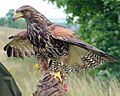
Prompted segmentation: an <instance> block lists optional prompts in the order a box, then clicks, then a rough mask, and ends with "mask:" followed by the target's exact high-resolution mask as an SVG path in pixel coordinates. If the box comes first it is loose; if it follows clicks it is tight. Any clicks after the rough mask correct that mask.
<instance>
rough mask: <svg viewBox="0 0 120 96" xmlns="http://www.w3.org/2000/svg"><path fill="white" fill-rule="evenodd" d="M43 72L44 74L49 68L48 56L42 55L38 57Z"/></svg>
mask: <svg viewBox="0 0 120 96" xmlns="http://www.w3.org/2000/svg"><path fill="white" fill-rule="evenodd" d="M37 60H38V64H39V67H40V70H41V72H42V73H43V74H44V73H45V72H46V71H47V70H48V60H47V58H46V57H43V56H40V57H39V58H37Z"/></svg>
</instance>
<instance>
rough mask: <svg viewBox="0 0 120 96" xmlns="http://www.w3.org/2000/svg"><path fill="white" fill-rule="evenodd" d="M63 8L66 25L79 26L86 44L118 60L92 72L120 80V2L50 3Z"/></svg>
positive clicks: (59, 0)
mask: <svg viewBox="0 0 120 96" xmlns="http://www.w3.org/2000/svg"><path fill="white" fill-rule="evenodd" d="M48 1H49V2H51V3H53V4H57V6H58V7H59V8H61V7H63V8H64V10H65V12H66V14H67V17H66V18H67V22H68V23H70V24H71V23H73V22H75V23H76V24H80V29H79V31H78V32H77V34H78V35H79V36H80V37H81V38H82V39H83V40H85V41H86V42H89V43H91V44H92V45H94V46H96V47H98V48H99V49H101V50H103V51H105V52H107V53H109V54H111V55H113V56H115V57H116V58H117V59H118V61H117V62H115V63H106V64H103V65H102V66H101V67H99V68H96V69H94V70H92V71H91V72H93V73H94V72H95V74H103V73H105V72H106V70H107V71H109V72H110V73H112V74H113V75H115V76H116V77H118V78H120V58H119V57H120V1H119V0H48Z"/></svg>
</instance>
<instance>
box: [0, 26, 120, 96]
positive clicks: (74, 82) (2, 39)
mask: <svg viewBox="0 0 120 96" xmlns="http://www.w3.org/2000/svg"><path fill="white" fill-rule="evenodd" d="M18 31H19V30H18V29H13V28H7V27H0V61H1V62H2V63H3V64H4V65H5V66H6V68H7V69H8V70H9V71H10V72H11V73H12V75H13V76H14V78H15V80H16V82H17V84H18V86H19V88H20V90H21V92H22V94H23V96H32V93H33V92H34V91H35V89H36V84H37V82H38V80H39V79H40V77H41V74H40V72H39V71H38V70H36V69H34V68H33V65H34V64H35V63H36V60H35V58H34V57H31V58H28V57H26V58H25V59H16V58H8V57H7V56H6V54H5V52H4V51H3V46H4V45H5V44H6V43H7V42H9V40H8V39H7V38H8V36H10V34H11V35H12V34H15V33H16V32H18ZM65 82H66V83H68V84H69V86H68V92H67V93H68V96H120V83H119V82H118V80H117V79H116V78H115V77H110V81H109V82H107V83H106V82H105V81H101V80H99V79H98V78H93V77H91V76H89V75H80V74H78V75H74V74H70V75H69V78H68V79H67V80H66V81H65Z"/></svg>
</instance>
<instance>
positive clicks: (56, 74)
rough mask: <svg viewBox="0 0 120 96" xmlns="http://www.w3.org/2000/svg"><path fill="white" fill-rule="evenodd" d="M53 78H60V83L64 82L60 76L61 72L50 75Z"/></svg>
mask: <svg viewBox="0 0 120 96" xmlns="http://www.w3.org/2000/svg"><path fill="white" fill-rule="evenodd" d="M50 74H51V75H52V76H54V78H57V77H58V78H59V79H60V81H61V82H62V78H61V74H60V71H58V72H57V73H54V72H52V73H50Z"/></svg>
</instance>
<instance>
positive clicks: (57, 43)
mask: <svg viewBox="0 0 120 96" xmlns="http://www.w3.org/2000/svg"><path fill="white" fill-rule="evenodd" d="M17 18H24V19H25V20H26V22H27V32H25V36H26V37H27V38H26V39H24V40H25V42H26V41H27V43H28V42H29V44H30V46H33V50H34V53H35V55H36V56H37V57H38V58H43V59H42V60H44V61H45V60H46V62H49V61H51V60H52V61H54V63H55V64H54V65H59V64H60V69H61V67H62V68H63V67H66V66H70V68H73V69H74V68H76V66H77V68H81V69H84V68H85V69H86V68H91V67H94V66H96V65H99V64H101V62H103V61H115V58H114V57H113V56H111V55H108V54H106V53H105V52H103V51H101V50H99V49H97V48H95V47H93V46H92V45H90V44H88V43H86V42H84V41H82V40H81V39H80V38H79V36H77V35H76V34H75V33H74V32H73V31H71V30H69V29H67V28H65V27H62V26H59V25H55V24H53V23H52V22H50V21H49V20H48V19H47V18H46V17H45V16H44V15H42V14H41V13H39V12H38V11H37V10H35V9H34V8H33V7H31V6H28V5H25V6H22V7H20V8H19V9H17V11H16V14H15V15H14V16H13V19H14V20H16V19H17ZM17 36H18V37H19V35H17ZM13 37H14V39H13V41H14V40H16V39H15V38H16V37H15V36H13ZM21 40H23V38H21ZM13 41H11V42H13ZM27 43H26V44H27ZM11 45H12V48H11V50H13V49H14V47H15V48H16V49H17V50H19V47H16V46H15V45H13V44H11V43H9V44H7V46H11ZM30 48H31V47H30ZM4 49H5V51H7V53H8V54H9V50H10V49H9V47H5V48H4ZM20 49H21V48H20ZM28 50H29V49H28ZM23 53H24V56H25V55H26V54H25V51H23ZM8 56H11V55H8ZM13 56H15V57H17V55H13ZM19 57H20V56H19ZM42 60H41V61H42ZM41 63H42V62H41ZM45 64H46V66H48V65H47V63H45ZM66 68H67V67H66ZM58 69H59V68H58Z"/></svg>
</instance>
